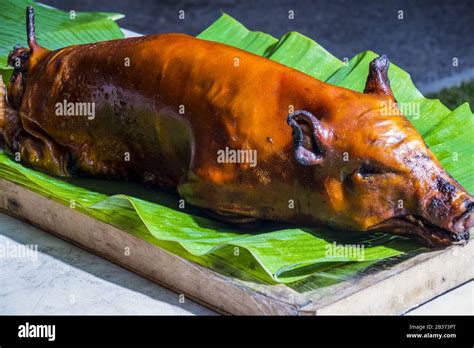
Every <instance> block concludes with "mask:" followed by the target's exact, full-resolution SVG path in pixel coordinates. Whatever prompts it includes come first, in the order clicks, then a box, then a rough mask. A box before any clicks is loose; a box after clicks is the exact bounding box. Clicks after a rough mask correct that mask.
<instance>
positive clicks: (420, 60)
mask: <svg viewBox="0 0 474 348" xmlns="http://www.w3.org/2000/svg"><path fill="white" fill-rule="evenodd" d="M40 2H42V3H45V4H49V5H51V6H54V7H58V8H61V9H63V10H75V11H106V12H119V13H123V14H125V15H126V17H125V18H124V19H121V20H119V22H118V23H119V25H120V26H121V27H123V28H126V29H129V30H132V31H136V32H139V33H142V34H151V33H162V32H184V33H188V34H192V35H196V34H198V33H200V32H201V31H202V30H204V29H205V28H206V27H207V26H209V25H210V24H211V23H212V22H213V21H215V20H216V19H217V18H218V17H219V16H220V14H221V12H226V13H228V14H230V15H231V16H233V17H235V18H236V19H237V20H239V21H240V22H241V23H243V24H244V25H245V26H247V27H248V28H249V29H252V30H259V31H264V32H267V33H270V34H272V35H274V36H276V37H279V36H281V35H283V34H284V33H286V32H288V31H298V32H301V33H303V34H305V35H307V36H309V37H311V38H312V39H314V40H316V41H317V42H318V43H320V44H321V45H322V46H323V47H325V48H326V49H328V50H329V51H330V52H331V53H333V54H334V55H335V56H337V57H338V58H340V59H343V58H344V57H348V58H351V57H352V56H354V55H355V54H357V53H360V52H362V51H365V50H369V49H371V50H373V51H375V52H378V53H385V54H387V55H388V56H389V58H390V60H391V61H392V62H394V63H396V64H397V65H399V66H401V67H402V68H404V69H405V70H407V71H408V72H409V73H410V74H411V75H412V77H413V79H414V81H415V83H416V84H417V85H418V86H419V87H421V89H422V90H423V89H424V88H423V86H425V87H426V86H427V85H430V84H431V83H432V82H434V81H436V80H439V79H442V78H446V77H448V76H451V75H456V74H463V73H465V72H466V71H469V70H473V69H474V1H472V0H460V1H447V0H445V1H441V0H418V1H415V0H412V1H408V0H403V1H396V0H390V1H389V0H379V1H375V0H372V1H371V0H358V1H356V0H353V1H350V0H349V1H344V0H312V1H311V0H274V1H270V0H241V1H237V0H201V1H189V0H188V1H185V0H174V1H170V0H161V1H152V0H71V1H59V0H43V1H40ZM179 10H184V11H185V12H186V19H185V20H180V19H179V18H178V11H179ZM289 10H293V11H294V12H295V19H294V20H289V19H288V11H289ZM398 10H402V11H403V15H404V19H403V20H399V19H398V18H397V16H398ZM453 57H457V58H458V60H459V66H458V67H453V65H452V60H453Z"/></svg>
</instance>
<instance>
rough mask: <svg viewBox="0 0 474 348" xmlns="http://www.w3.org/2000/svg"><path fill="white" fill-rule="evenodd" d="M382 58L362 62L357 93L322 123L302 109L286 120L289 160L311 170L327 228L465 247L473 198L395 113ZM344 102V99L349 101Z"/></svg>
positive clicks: (472, 215)
mask: <svg viewBox="0 0 474 348" xmlns="http://www.w3.org/2000/svg"><path fill="white" fill-rule="evenodd" d="M388 65H389V62H388V59H387V58H386V57H385V56H381V57H379V58H377V59H375V60H374V61H372V62H371V64H370V70H369V76H368V79H367V83H366V87H365V90H364V93H363V94H357V95H356V97H355V98H344V99H345V100H344V103H342V102H341V105H339V106H338V107H337V111H336V112H334V113H333V114H332V115H330V116H329V117H328V119H325V118H324V119H321V120H320V119H318V118H317V117H316V115H313V114H311V113H309V112H307V111H297V112H295V113H293V114H291V115H290V116H289V117H288V123H289V124H290V126H292V128H293V140H294V151H295V152H294V155H295V159H296V161H297V162H298V163H299V164H300V165H303V166H314V173H315V176H317V180H319V181H322V182H323V185H322V190H321V191H324V192H322V193H321V191H320V192H319V194H320V195H321V194H323V195H326V196H327V197H326V199H325V200H326V201H327V202H329V205H330V209H329V210H328V211H327V214H326V216H325V217H324V218H323V220H326V221H324V222H326V223H329V224H330V225H332V226H335V227H341V228H350V229H355V230H362V231H382V232H388V233H394V234H399V235H405V236H410V237H415V238H417V239H418V240H420V241H421V242H422V243H423V244H425V245H427V246H430V247H436V246H444V245H450V244H459V243H465V242H466V241H467V240H468V239H469V229H470V228H472V227H474V198H473V197H472V196H471V195H470V194H468V193H467V192H466V190H465V189H464V188H463V187H462V186H461V185H460V184H459V183H457V182H456V180H454V179H453V178H452V177H451V176H450V175H449V174H448V173H447V172H446V171H445V170H444V169H443V168H442V167H441V164H440V163H439V161H438V160H437V159H436V157H435V156H434V155H433V153H432V152H431V151H430V150H429V149H428V147H427V146H426V144H425V143H424V141H423V139H422V138H421V136H420V134H418V132H417V131H416V129H415V128H414V127H413V126H412V125H411V123H410V122H409V121H408V119H407V118H406V117H405V116H404V115H402V114H401V112H400V111H399V109H398V107H397V104H396V101H395V98H394V96H393V94H392V91H391V89H390V83H389V80H388V75H387V72H388ZM349 99H350V100H349Z"/></svg>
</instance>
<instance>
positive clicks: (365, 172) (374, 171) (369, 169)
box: [359, 164, 384, 177]
mask: <svg viewBox="0 0 474 348" xmlns="http://www.w3.org/2000/svg"><path fill="white" fill-rule="evenodd" d="M383 173H384V172H383V170H382V169H380V168H378V167H376V166H373V165H370V164H362V165H361V166H360V167H359V174H360V175H361V176H362V177H368V176H372V175H378V174H383Z"/></svg>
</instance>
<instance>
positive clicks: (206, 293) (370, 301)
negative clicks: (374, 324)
mask: <svg viewBox="0 0 474 348" xmlns="http://www.w3.org/2000/svg"><path fill="white" fill-rule="evenodd" d="M0 210H3V211H5V212H6V213H8V214H10V215H12V216H15V217H17V218H20V219H22V220H25V221H28V222H30V223H32V224H33V225H36V226H38V227H40V228H42V229H44V230H46V231H49V232H51V233H53V234H55V235H57V236H59V237H61V238H63V239H66V240H68V241H71V242H73V243H74V244H77V245H79V246H81V247H82V248H85V249H87V250H89V251H91V252H93V253H95V254H97V255H99V256H101V257H104V258H107V259H108V260H110V261H112V262H114V263H117V264H119V265H121V266H123V267H125V268H128V269H130V270H132V271H133V272H136V273H138V274H140V275H142V276H144V277H146V278H149V279H151V280H152V281H155V282H157V283H159V284H161V285H164V286H166V287H168V288H170V289H172V290H174V291H176V292H178V293H182V294H185V295H186V296H187V297H189V298H191V299H193V300H195V301H197V302H199V303H202V304H204V305H206V306H209V307H211V308H213V309H215V310H218V311H219V312H222V313H230V314H246V315H300V314H303V315H314V314H401V313H404V312H406V311H407V310H409V309H410V308H412V307H414V306H416V305H418V304H420V303H423V302H425V301H427V300H429V299H430V298H432V297H434V296H437V295H439V294H441V293H443V292H445V291H447V290H449V289H450V288H452V287H455V286H457V285H460V284H462V283H464V282H466V281H468V280H470V279H472V278H473V277H474V274H473V272H474V269H473V264H474V263H473V261H474V243H473V242H472V241H471V242H470V243H468V244H467V245H466V246H464V247H461V246H453V247H449V248H447V249H444V250H438V251H433V252H430V253H425V254H421V255H417V256H414V257H411V258H409V259H408V260H405V261H402V262H399V263H397V264H395V265H391V266H390V267H387V268H384V267H382V268H380V267H379V268H375V269H371V270H370V271H368V272H367V274H364V275H363V276H358V277H355V278H353V279H349V280H347V281H344V282H341V283H338V284H336V285H333V286H329V287H326V288H317V289H315V290H311V291H305V292H303V293H300V292H297V291H295V290H293V289H291V288H290V287H288V286H285V285H262V284H256V283H253V282H247V281H242V280H239V279H235V278H231V277H228V276H225V275H222V274H219V273H217V272H215V271H213V270H210V269H207V268H204V267H201V266H199V265H197V264H195V263H193V262H190V261H188V260H185V259H183V258H181V257H179V256H177V255H174V254H172V253H170V252H168V251H166V250H163V249H162V248H159V247H157V246H156V245H152V244H149V243H147V242H145V241H143V240H141V239H139V238H137V237H135V236H133V235H131V234H129V233H127V232H125V231H122V230H120V229H118V228H116V227H113V226H111V225H108V224H106V223H104V222H101V221H99V220H96V219H94V218H92V217H90V216H87V215H85V214H83V213H81V212H79V211H77V210H74V209H71V208H69V207H67V206H64V205H62V204H60V203H58V202H55V201H53V200H50V199H48V198H47V197H44V196H42V195H40V194H37V193H34V192H32V191H29V190H28V189H26V188H24V187H21V186H19V185H16V184H14V183H12V182H9V181H7V180H5V179H1V178H0ZM126 247H128V248H129V250H130V253H125V252H124V250H125V248H126Z"/></svg>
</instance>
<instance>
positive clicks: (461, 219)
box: [453, 201, 474, 241]
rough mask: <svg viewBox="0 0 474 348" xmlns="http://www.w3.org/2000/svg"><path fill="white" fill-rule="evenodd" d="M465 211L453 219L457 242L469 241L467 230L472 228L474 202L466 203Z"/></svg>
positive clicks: (473, 222)
mask: <svg viewBox="0 0 474 348" xmlns="http://www.w3.org/2000/svg"><path fill="white" fill-rule="evenodd" d="M465 206H466V209H465V211H464V212H463V213H462V214H461V215H460V216H457V217H455V218H454V219H453V230H454V232H456V235H455V238H456V239H457V240H459V241H462V240H468V239H469V230H470V229H471V228H473V227H474V201H468V202H467V203H466V204H465Z"/></svg>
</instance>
